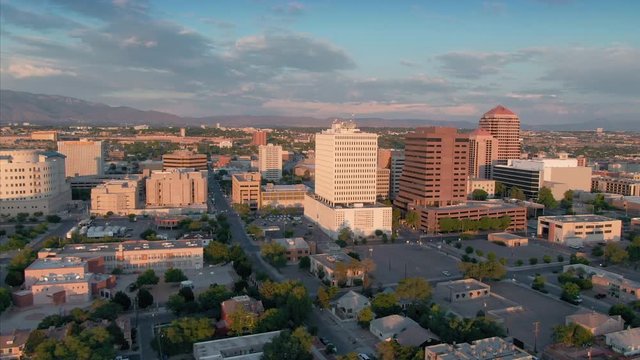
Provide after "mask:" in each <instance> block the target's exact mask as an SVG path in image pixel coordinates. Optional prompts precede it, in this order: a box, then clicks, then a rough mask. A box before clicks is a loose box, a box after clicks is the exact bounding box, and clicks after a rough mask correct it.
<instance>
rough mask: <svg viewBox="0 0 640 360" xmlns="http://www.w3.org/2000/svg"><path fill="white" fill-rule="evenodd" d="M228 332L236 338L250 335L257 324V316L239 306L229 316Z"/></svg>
mask: <svg viewBox="0 0 640 360" xmlns="http://www.w3.org/2000/svg"><path fill="white" fill-rule="evenodd" d="M229 322H230V324H229V331H230V332H231V333H232V334H233V335H236V336H239V335H244V334H251V333H253V330H254V329H255V328H256V325H257V324H258V316H257V315H256V314H255V313H253V312H250V311H247V310H245V308H244V307H242V306H239V307H237V308H236V310H235V311H234V312H232V313H231V314H229Z"/></svg>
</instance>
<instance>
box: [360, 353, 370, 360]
mask: <svg viewBox="0 0 640 360" xmlns="http://www.w3.org/2000/svg"><path fill="white" fill-rule="evenodd" d="M358 359H360V360H371V358H370V357H369V355H367V354H365V353H359V354H358Z"/></svg>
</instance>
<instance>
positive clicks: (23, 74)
mask: <svg viewBox="0 0 640 360" xmlns="http://www.w3.org/2000/svg"><path fill="white" fill-rule="evenodd" d="M3 72H4V71H3ZM6 72H7V73H8V74H10V75H11V76H13V77H14V78H16V79H24V78H30V77H49V76H59V75H68V76H76V73H74V72H73V71H67V70H63V69H59V68H55V67H52V66H49V65H45V64H34V63H28V62H20V63H15V62H14V63H12V64H10V65H9V66H8V68H7V70H6Z"/></svg>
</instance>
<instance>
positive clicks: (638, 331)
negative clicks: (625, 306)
mask: <svg viewBox="0 0 640 360" xmlns="http://www.w3.org/2000/svg"><path fill="white" fill-rule="evenodd" d="M604 339H605V343H606V344H607V345H609V346H611V349H612V350H613V351H615V352H617V353H620V354H622V355H624V356H634V355H638V354H640V327H638V328H633V329H627V330H622V331H617V332H613V333H610V334H606V335H605V336H604Z"/></svg>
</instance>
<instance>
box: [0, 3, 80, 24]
mask: <svg viewBox="0 0 640 360" xmlns="http://www.w3.org/2000/svg"><path fill="white" fill-rule="evenodd" d="M0 7H1V8H2V11H0V19H2V21H3V22H4V23H5V24H11V25H15V26H20V27H23V28H27V29H32V30H51V29H71V28H75V27H81V26H82V25H81V24H79V23H77V22H75V21H73V20H70V19H67V18H64V17H62V16H58V15H55V14H52V13H50V12H49V13H46V14H39V13H34V12H30V11H26V10H21V9H18V8H16V7H14V6H13V5H10V4H8V3H6V2H3V3H1V4H0Z"/></svg>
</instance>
